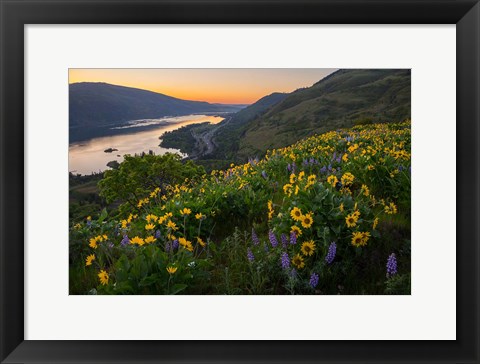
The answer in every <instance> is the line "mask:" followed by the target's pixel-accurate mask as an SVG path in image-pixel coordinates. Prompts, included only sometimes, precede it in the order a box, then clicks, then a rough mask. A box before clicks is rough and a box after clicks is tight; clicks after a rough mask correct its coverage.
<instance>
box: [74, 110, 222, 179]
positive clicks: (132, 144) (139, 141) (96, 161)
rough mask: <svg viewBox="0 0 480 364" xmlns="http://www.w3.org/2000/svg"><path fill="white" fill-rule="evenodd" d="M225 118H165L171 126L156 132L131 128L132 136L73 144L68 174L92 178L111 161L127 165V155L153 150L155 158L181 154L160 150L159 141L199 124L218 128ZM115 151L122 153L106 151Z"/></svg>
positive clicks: (200, 116)
mask: <svg viewBox="0 0 480 364" xmlns="http://www.w3.org/2000/svg"><path fill="white" fill-rule="evenodd" d="M223 119H224V118H223V117H220V116H211V115H185V116H181V117H175V118H164V119H162V120H163V121H167V122H168V123H169V124H168V125H159V126H158V127H155V128H153V129H149V130H144V131H137V130H135V129H137V128H131V129H132V132H131V133H128V134H121V135H113V136H105V137H99V138H94V139H90V140H87V141H82V142H76V143H72V144H70V146H69V153H68V163H69V165H68V170H69V172H73V173H80V174H90V173H93V172H101V171H104V170H106V169H108V168H109V167H107V166H106V165H107V163H108V162H110V161H114V160H115V161H118V162H121V161H123V156H124V155H125V154H131V155H133V154H135V153H137V154H139V153H142V152H145V153H148V151H149V150H152V151H153V152H154V153H155V154H157V155H161V154H165V153H166V152H173V153H175V152H176V153H179V154H181V153H180V151H179V150H177V149H169V148H162V147H159V146H158V144H160V140H159V137H160V136H161V135H162V134H163V133H165V132H167V131H172V130H176V129H178V128H181V127H182V126H185V125H190V124H198V123H203V122H206V121H209V122H210V123H212V124H217V123H219V122H220V121H222V120H223ZM109 148H113V149H118V151H113V152H111V153H105V150H107V149H109Z"/></svg>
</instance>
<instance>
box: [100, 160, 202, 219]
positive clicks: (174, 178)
mask: <svg viewBox="0 0 480 364" xmlns="http://www.w3.org/2000/svg"><path fill="white" fill-rule="evenodd" d="M204 173H205V169H204V168H203V167H202V166H198V165H196V164H195V163H193V162H192V161H190V160H189V161H187V162H182V160H181V157H180V156H179V155H178V154H172V153H167V154H164V155H161V156H158V155H154V154H142V155H137V156H130V155H126V156H125V157H124V161H123V162H122V163H120V165H119V167H118V168H117V169H113V170H108V171H105V174H104V177H103V179H102V180H101V181H100V182H99V183H98V186H99V188H100V196H102V197H104V198H105V200H106V201H107V203H112V202H115V201H119V202H122V203H124V205H123V206H125V204H128V205H130V206H132V207H134V208H137V204H138V201H139V200H140V199H142V198H145V197H147V196H148V195H149V193H150V192H152V191H153V190H154V189H155V188H157V187H160V189H161V190H162V191H163V190H164V188H165V187H166V186H167V185H174V184H177V183H181V182H183V181H184V180H185V179H186V178H188V179H195V178H198V177H200V176H201V175H203V174H204ZM120 209H121V210H122V206H121V207H120Z"/></svg>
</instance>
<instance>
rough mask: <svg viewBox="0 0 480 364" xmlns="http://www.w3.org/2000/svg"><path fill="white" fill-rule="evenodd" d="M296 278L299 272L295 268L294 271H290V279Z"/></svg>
mask: <svg viewBox="0 0 480 364" xmlns="http://www.w3.org/2000/svg"><path fill="white" fill-rule="evenodd" d="M296 276H297V271H296V270H295V268H292V270H291V271H290V277H292V278H295V277H296Z"/></svg>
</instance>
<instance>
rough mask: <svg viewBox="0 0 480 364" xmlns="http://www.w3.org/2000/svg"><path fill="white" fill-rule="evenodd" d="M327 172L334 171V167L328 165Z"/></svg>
mask: <svg viewBox="0 0 480 364" xmlns="http://www.w3.org/2000/svg"><path fill="white" fill-rule="evenodd" d="M327 170H328V171H329V172H330V171H331V170H332V165H331V164H329V165H328V167H327Z"/></svg>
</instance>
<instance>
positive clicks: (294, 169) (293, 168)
mask: <svg viewBox="0 0 480 364" xmlns="http://www.w3.org/2000/svg"><path fill="white" fill-rule="evenodd" d="M296 170H297V165H296V164H295V162H293V163H292V173H295V171H296Z"/></svg>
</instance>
